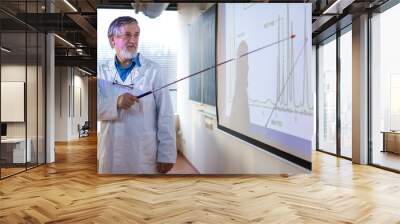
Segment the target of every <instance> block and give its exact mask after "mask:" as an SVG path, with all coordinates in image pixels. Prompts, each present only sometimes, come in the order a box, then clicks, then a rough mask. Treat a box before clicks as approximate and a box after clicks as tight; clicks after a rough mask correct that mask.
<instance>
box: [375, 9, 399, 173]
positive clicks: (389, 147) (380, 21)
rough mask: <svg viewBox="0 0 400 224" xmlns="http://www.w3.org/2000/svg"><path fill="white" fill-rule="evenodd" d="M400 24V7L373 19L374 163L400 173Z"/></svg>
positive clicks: (377, 15)
mask: <svg viewBox="0 0 400 224" xmlns="http://www.w3.org/2000/svg"><path fill="white" fill-rule="evenodd" d="M399 21H400V4H398V5H396V6H394V7H392V8H390V9H388V10H387V11H384V12H383V13H380V14H376V15H374V16H373V17H372V19H371V26H372V27H371V29H372V37H371V40H372V55H371V56H372V64H371V65H372V77H371V79H372V80H371V88H372V90H371V91H372V97H371V108H372V111H371V116H372V117H371V120H372V125H371V128H372V130H371V132H372V163H373V164H377V165H380V166H384V167H388V168H391V169H396V170H400V132H399V130H400V110H399V109H400V108H399V102H400V101H399V96H400V63H399V57H398V53H399V52H400V44H399V41H398V37H399V35H400V30H399V29H396V27H398V22H399ZM383 132H386V133H385V134H384V133H383Z"/></svg>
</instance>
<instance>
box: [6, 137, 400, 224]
mask: <svg viewBox="0 0 400 224" xmlns="http://www.w3.org/2000/svg"><path fill="white" fill-rule="evenodd" d="M56 158H57V162H56V163H55V164H51V165H46V166H41V167H39V168H36V169H33V170H30V171H28V172H26V173H22V174H19V175H16V176H13V177H10V178H8V179H5V180H2V181H0V223H44V222H48V223H374V224H376V223H385V224H386V223H400V175H398V174H395V173H391V172H387V171H384V170H380V169H377V168H374V167H369V166H359V165H352V164H351V162H350V161H347V160H343V159H337V158H335V157H333V156H330V155H326V154H323V153H318V152H316V153H314V155H313V172H312V174H304V175H296V176H290V177H287V176H250V175H246V176H157V177H154V176H99V175H97V173H96V140H95V138H85V139H83V140H81V141H77V142H72V143H70V144H66V145H58V146H57V153H56Z"/></svg>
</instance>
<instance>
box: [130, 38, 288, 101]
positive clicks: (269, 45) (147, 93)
mask: <svg viewBox="0 0 400 224" xmlns="http://www.w3.org/2000/svg"><path fill="white" fill-rule="evenodd" d="M295 37H296V35H295V34H292V35H291V36H290V37H287V38H284V39H281V40H278V41H275V42H273V43H270V44H267V45H265V46H262V47H259V48H257V49H255V50H252V51H250V52H247V53H245V54H242V55H240V56H239V57H238V58H241V57H244V56H246V55H249V54H251V53H254V52H256V51H259V50H262V49H264V48H267V47H271V46H273V45H275V44H278V43H280V42H282V41H285V40H289V39H293V38H295ZM233 60H236V58H231V59H229V60H227V61H224V62H221V63H218V64H216V65H213V66H211V67H208V68H205V69H203V70H201V71H199V72H196V73H193V74H191V75H188V76H185V77H183V78H181V79H178V80H176V81H173V82H171V83H168V84H166V85H164V86H161V87H159V88H157V89H154V90H151V91H147V92H145V93H143V94H140V95H138V96H137V98H138V99H140V98H142V97H144V96H147V95H149V94H152V93H155V92H157V91H159V90H161V89H164V88H166V87H168V86H170V85H173V84H175V83H177V82H180V81H182V80H184V79H187V78H190V77H192V76H195V75H198V74H200V73H203V72H205V71H208V70H210V69H213V68H215V67H217V66H220V65H223V64H226V63H228V62H231V61H233Z"/></svg>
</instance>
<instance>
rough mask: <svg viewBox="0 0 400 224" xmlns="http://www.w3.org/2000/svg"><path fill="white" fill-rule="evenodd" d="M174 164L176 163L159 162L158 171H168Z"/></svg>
mask: <svg viewBox="0 0 400 224" xmlns="http://www.w3.org/2000/svg"><path fill="white" fill-rule="evenodd" d="M173 166H174V163H157V171H158V172H160V173H167V172H168V171H170V170H171V169H172V167H173Z"/></svg>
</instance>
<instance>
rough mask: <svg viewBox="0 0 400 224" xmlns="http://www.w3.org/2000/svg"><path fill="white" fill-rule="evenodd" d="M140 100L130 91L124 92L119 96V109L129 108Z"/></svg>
mask: <svg viewBox="0 0 400 224" xmlns="http://www.w3.org/2000/svg"><path fill="white" fill-rule="evenodd" d="M137 101H138V98H137V97H136V96H134V95H132V94H130V93H124V94H122V95H120V96H118V100H117V107H118V108H119V109H125V110H127V109H129V108H130V107H131V106H133V105H134V104H135V103H136V102H137Z"/></svg>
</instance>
